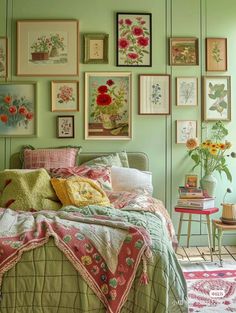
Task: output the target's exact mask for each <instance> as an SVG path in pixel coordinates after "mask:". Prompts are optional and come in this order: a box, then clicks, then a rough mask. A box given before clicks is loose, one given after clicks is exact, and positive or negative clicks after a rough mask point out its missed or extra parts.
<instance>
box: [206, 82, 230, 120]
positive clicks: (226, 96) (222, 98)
mask: <svg viewBox="0 0 236 313" xmlns="http://www.w3.org/2000/svg"><path fill="white" fill-rule="evenodd" d="M202 83H203V88H202V89H203V110H202V112H203V120H204V121H218V120H221V121H230V120H231V86H230V83H231V78H230V76H204V77H203V80H202Z"/></svg>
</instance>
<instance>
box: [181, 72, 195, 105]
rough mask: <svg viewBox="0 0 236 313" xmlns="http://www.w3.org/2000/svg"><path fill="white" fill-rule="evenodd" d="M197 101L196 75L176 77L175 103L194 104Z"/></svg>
mask: <svg viewBox="0 0 236 313" xmlns="http://www.w3.org/2000/svg"><path fill="white" fill-rule="evenodd" d="M197 103H198V79H197V77H176V105H179V106H195V105H197Z"/></svg>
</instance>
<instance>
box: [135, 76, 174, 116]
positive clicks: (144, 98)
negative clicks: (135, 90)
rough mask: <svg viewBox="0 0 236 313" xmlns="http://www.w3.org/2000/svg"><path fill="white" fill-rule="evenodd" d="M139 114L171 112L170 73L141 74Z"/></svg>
mask: <svg viewBox="0 0 236 313" xmlns="http://www.w3.org/2000/svg"><path fill="white" fill-rule="evenodd" d="M139 114H140V115H148V114H149V115H154V114H156V115H164V114H170V75H168V74H150V75H149V74H140V75H139Z"/></svg>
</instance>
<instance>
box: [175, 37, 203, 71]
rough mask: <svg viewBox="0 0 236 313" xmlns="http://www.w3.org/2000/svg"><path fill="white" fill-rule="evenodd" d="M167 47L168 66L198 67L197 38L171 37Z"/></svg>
mask: <svg viewBox="0 0 236 313" xmlns="http://www.w3.org/2000/svg"><path fill="white" fill-rule="evenodd" d="M169 46H170V47H169V50H170V56H169V57H170V62H169V63H170V65H198V62H199V61H198V38H195V37H172V38H170V40H169Z"/></svg>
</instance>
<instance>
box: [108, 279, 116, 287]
mask: <svg viewBox="0 0 236 313" xmlns="http://www.w3.org/2000/svg"><path fill="white" fill-rule="evenodd" d="M109 285H110V286H111V287H113V288H116V287H117V279H116V278H112V279H110V280H109Z"/></svg>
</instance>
